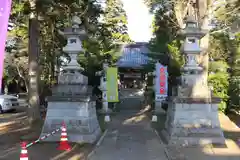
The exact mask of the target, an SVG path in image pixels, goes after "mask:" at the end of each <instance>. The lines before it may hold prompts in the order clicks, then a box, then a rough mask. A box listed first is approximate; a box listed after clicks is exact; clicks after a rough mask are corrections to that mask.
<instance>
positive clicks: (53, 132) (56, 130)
mask: <svg viewBox="0 0 240 160" xmlns="http://www.w3.org/2000/svg"><path fill="white" fill-rule="evenodd" d="M62 128H63V127H60V128H57V129H55V130H54V131H52V132H51V133H48V134H47V135H45V136H42V137H40V138H38V139H37V140H35V141H33V142H31V143H28V144H27V145H26V148H28V147H30V146H32V145H34V144H36V143H39V142H40V141H42V140H44V139H46V138H48V137H49V136H52V135H54V134H55V133H57V132H59V131H60V130H61V129H62Z"/></svg>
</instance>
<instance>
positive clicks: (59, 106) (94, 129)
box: [41, 14, 101, 143]
mask: <svg viewBox="0 0 240 160" xmlns="http://www.w3.org/2000/svg"><path fill="white" fill-rule="evenodd" d="M81 24H82V22H81V20H80V18H79V17H78V16H77V15H76V14H75V15H74V16H73V18H72V26H71V27H68V28H66V29H65V30H64V31H63V32H62V31H60V33H61V34H62V35H63V36H64V37H65V38H66V39H67V45H66V46H65V47H63V52H65V53H67V54H68V55H69V56H70V59H71V60H70V62H69V63H68V64H67V65H65V66H61V68H60V73H59V76H58V84H57V85H56V86H54V87H53V89H52V96H50V97H48V109H47V115H46V120H45V123H44V127H43V130H42V134H41V135H42V136H44V135H47V134H48V133H51V131H52V130H54V129H56V128H58V127H60V126H61V124H62V122H65V124H66V127H67V131H68V137H69V141H70V142H79V143H93V142H94V141H95V140H96V139H97V138H98V136H99V135H100V133H101V130H100V127H99V124H98V120H97V116H96V107H95V105H96V103H95V100H94V99H92V96H91V91H92V89H91V88H90V87H89V86H88V78H87V77H86V76H85V75H83V74H82V71H83V68H82V67H81V66H80V65H79V64H78V62H77V56H78V54H79V53H81V52H82V51H83V48H82V40H83V39H84V38H85V37H86V32H85V30H84V28H83V27H82V25H81ZM59 137H60V133H59V134H55V135H53V136H52V137H49V138H48V139H46V141H59Z"/></svg>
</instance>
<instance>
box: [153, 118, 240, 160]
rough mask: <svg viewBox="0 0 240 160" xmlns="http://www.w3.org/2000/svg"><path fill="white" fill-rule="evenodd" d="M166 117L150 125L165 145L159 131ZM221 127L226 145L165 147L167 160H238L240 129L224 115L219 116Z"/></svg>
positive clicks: (239, 155) (239, 156)
mask: <svg viewBox="0 0 240 160" xmlns="http://www.w3.org/2000/svg"><path fill="white" fill-rule="evenodd" d="M166 117H167V116H166V115H161V116H158V122H154V123H152V126H153V127H154V128H155V129H156V130H157V131H158V133H159V136H160V137H161V139H162V140H163V142H164V143H165V144H166V141H165V140H164V137H163V136H162V135H161V131H162V130H163V128H164V125H165V120H166ZM219 120H220V123H221V127H222V129H223V131H224V136H225V138H226V145H224V146H219V145H208V146H203V147H197V146H193V147H183V146H181V147H180V146H167V145H166V152H167V154H168V155H169V159H176V160H192V159H194V160H239V158H240V128H237V127H236V125H234V123H232V122H231V120H230V119H228V117H227V116H226V115H224V114H219Z"/></svg>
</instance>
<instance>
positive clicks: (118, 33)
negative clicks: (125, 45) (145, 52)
mask: <svg viewBox="0 0 240 160" xmlns="http://www.w3.org/2000/svg"><path fill="white" fill-rule="evenodd" d="M103 19H104V20H103V21H104V24H105V27H106V28H107V31H108V34H109V36H111V40H112V41H113V42H115V43H122V42H129V41H130V38H129V35H128V32H127V15H126V12H125V10H124V9H123V3H122V2H121V0H106V8H105V13H104V15H103Z"/></svg>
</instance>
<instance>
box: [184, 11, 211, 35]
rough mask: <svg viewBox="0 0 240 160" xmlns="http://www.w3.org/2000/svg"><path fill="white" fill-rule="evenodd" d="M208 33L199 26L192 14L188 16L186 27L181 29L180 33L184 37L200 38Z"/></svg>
mask: <svg viewBox="0 0 240 160" xmlns="http://www.w3.org/2000/svg"><path fill="white" fill-rule="evenodd" d="M206 34H207V31H206V30H202V29H201V28H200V27H199V25H198V22H197V21H196V20H195V19H194V18H193V17H192V16H189V17H187V20H186V27H185V28H184V29H183V30H181V33H180V35H182V36H183V37H184V38H186V37H197V38H199V39H200V38H202V37H203V36H205V35H206Z"/></svg>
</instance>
